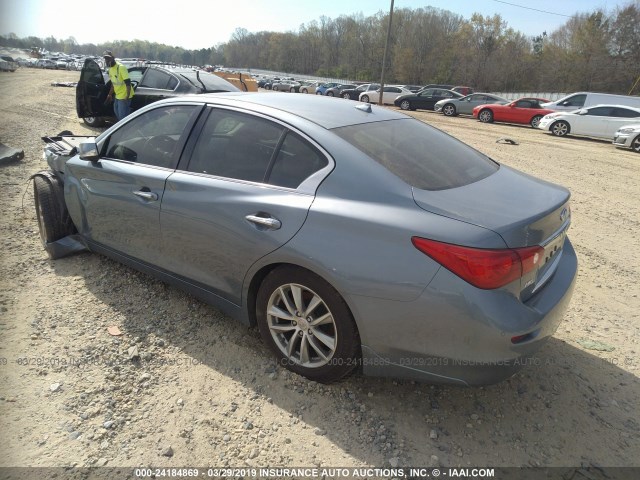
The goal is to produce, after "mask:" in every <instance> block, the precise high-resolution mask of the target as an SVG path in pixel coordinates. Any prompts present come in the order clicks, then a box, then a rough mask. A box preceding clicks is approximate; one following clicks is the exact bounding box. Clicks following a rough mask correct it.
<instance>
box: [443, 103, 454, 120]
mask: <svg viewBox="0 0 640 480" xmlns="http://www.w3.org/2000/svg"><path fill="white" fill-rule="evenodd" d="M442 113H443V114H444V115H446V116H447V117H453V116H454V115H455V114H456V106H455V105H452V104H450V103H447V104H446V105H445V106H444V107H442Z"/></svg>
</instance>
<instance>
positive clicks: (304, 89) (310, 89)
mask: <svg viewBox="0 0 640 480" xmlns="http://www.w3.org/2000/svg"><path fill="white" fill-rule="evenodd" d="M322 85H324V82H319V81H315V82H311V83H309V84H308V85H302V86H301V87H300V93H316V90H317V88H318V87H320V86H322Z"/></svg>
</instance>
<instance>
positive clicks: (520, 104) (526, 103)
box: [516, 100, 534, 108]
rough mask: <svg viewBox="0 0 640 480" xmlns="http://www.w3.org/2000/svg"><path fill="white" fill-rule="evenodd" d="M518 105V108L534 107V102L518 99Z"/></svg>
mask: <svg viewBox="0 0 640 480" xmlns="http://www.w3.org/2000/svg"><path fill="white" fill-rule="evenodd" d="M516 107H518V108H534V105H533V102H531V101H529V100H518V101H517V102H516Z"/></svg>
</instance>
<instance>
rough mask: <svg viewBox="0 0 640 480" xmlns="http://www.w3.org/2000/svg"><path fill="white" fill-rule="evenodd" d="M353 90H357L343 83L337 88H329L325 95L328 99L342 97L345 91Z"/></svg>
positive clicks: (353, 86)
mask: <svg viewBox="0 0 640 480" xmlns="http://www.w3.org/2000/svg"><path fill="white" fill-rule="evenodd" d="M353 88H356V86H355V85H352V84H350V83H341V84H340V85H336V86H335V87H331V88H327V90H325V92H324V94H325V95H326V96H327V97H340V96H341V95H342V91H343V90H349V89H353Z"/></svg>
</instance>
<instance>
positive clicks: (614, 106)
mask: <svg viewBox="0 0 640 480" xmlns="http://www.w3.org/2000/svg"><path fill="white" fill-rule="evenodd" d="M598 107H613V108H626V109H627V110H633V111H634V112H638V113H640V108H636V107H630V106H628V105H614V104H611V103H600V104H598V105H589V106H588V107H584V109H586V110H591V109H592V108H598ZM579 110H580V109H579Z"/></svg>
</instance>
